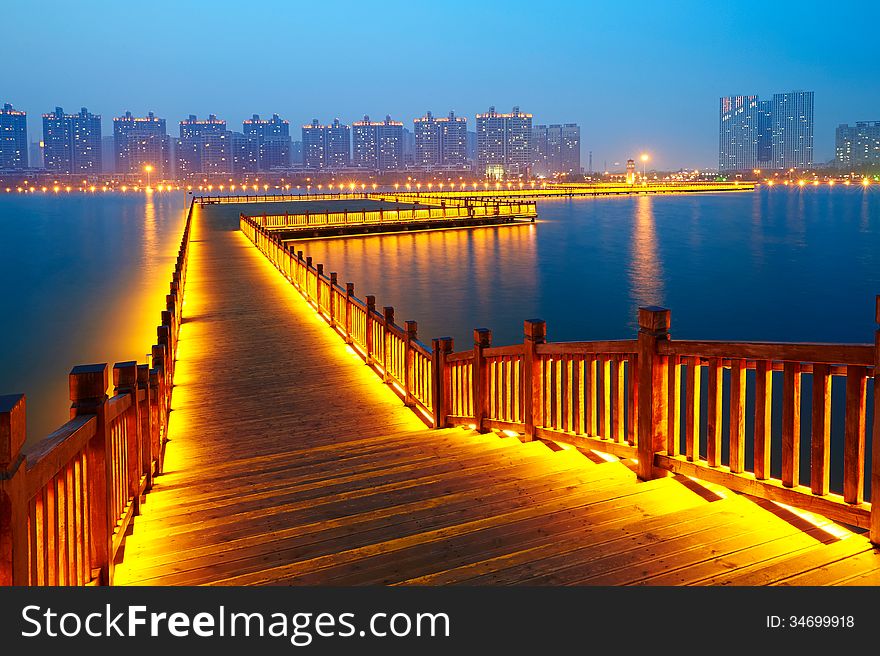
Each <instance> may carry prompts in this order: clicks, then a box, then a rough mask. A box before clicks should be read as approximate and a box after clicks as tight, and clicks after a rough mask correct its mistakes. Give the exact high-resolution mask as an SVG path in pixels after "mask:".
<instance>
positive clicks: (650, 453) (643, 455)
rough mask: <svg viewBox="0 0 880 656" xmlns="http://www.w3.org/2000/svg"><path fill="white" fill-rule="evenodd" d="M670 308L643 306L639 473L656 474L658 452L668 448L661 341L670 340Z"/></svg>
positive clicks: (665, 391) (664, 363) (653, 475)
mask: <svg viewBox="0 0 880 656" xmlns="http://www.w3.org/2000/svg"><path fill="white" fill-rule="evenodd" d="M669 319H670V312H669V310H667V309H665V308H660V307H642V308H639V334H638V349H639V354H638V358H639V443H638V455H639V464H638V475H639V478H641V479H642V480H648V479H651V478H654V477H655V476H656V475H657V474H655V472H654V454H655V453H657V452H660V451H664V450H665V449H666V435H667V429H668V421H669V409H668V407H667V403H668V392H669V388H668V381H667V366H666V358H665V357H663V356H661V355H658V352H657V351H658V346H659V344H660V342H666V341H668V340H669Z"/></svg>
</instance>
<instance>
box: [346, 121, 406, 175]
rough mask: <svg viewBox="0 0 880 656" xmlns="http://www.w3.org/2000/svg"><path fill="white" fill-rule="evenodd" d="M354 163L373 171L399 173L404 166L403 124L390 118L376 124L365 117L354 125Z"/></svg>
mask: <svg viewBox="0 0 880 656" xmlns="http://www.w3.org/2000/svg"><path fill="white" fill-rule="evenodd" d="M352 139H353V144H354V147H353V156H352V163H353V164H354V165H355V166H357V167H359V168H364V169H370V170H373V171H398V170H401V169H403V168H404V166H403V123H401V122H400V121H392V120H391V117H390V116H386V117H385V120H384V121H382V122H380V123H376V122H372V121H370V117H369V116H364V120H363V121H356V122H355V123H353V124H352Z"/></svg>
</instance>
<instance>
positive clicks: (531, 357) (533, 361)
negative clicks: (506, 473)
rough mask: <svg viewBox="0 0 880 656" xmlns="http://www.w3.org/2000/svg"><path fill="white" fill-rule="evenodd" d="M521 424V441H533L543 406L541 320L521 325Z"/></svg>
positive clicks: (544, 334) (543, 325) (543, 327)
mask: <svg viewBox="0 0 880 656" xmlns="http://www.w3.org/2000/svg"><path fill="white" fill-rule="evenodd" d="M523 332H524V337H525V339H524V341H523V346H524V349H523V423H524V424H525V435H524V437H523V440H524V441H526V442H531V441H532V440H534V439H535V426H540V425H542V423H543V421H544V418H543V412H542V409H543V404H542V400H541V395H542V394H543V391H542V386H541V358H540V356H539V355H538V344H543V343H545V342H546V341H547V324H546V323H544V320H543V319H527V320H526V321H525V323H524V325H523Z"/></svg>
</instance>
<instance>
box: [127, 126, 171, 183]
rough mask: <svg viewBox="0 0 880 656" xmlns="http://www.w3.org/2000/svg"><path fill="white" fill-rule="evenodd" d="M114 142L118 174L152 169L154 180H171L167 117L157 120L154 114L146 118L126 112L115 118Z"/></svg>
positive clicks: (141, 172)
mask: <svg viewBox="0 0 880 656" xmlns="http://www.w3.org/2000/svg"><path fill="white" fill-rule="evenodd" d="M113 141H114V153H115V157H114V160H115V163H116V171H115V172H116V173H127V174H132V173H140V174H143V172H144V171H145V169H146V167H147V166H150V167H152V168H151V171H152V174H153V179H156V180H161V179H162V178H163V177H171V173H172V172H171V160H170V158H169V152H168V149H169V143H168V142H169V139H168V130H167V129H166V127H165V119H164V118H157V117H156V116H154V115H153V112H150V113H148V114H147V115H146V116H143V117H140V116H132V114H131V112H125V114H123V115H122V116H117V117H115V118H114V119H113Z"/></svg>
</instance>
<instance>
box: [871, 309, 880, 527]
mask: <svg viewBox="0 0 880 656" xmlns="http://www.w3.org/2000/svg"><path fill="white" fill-rule="evenodd" d="M874 303H875V306H874V321H875V322H877V324H878V328H877V330H876V331H875V333H874V428H873V432H872V434H871V532H870V536H871V542H873V543H874V544H880V295H878V296H877V298H876V299H874Z"/></svg>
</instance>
